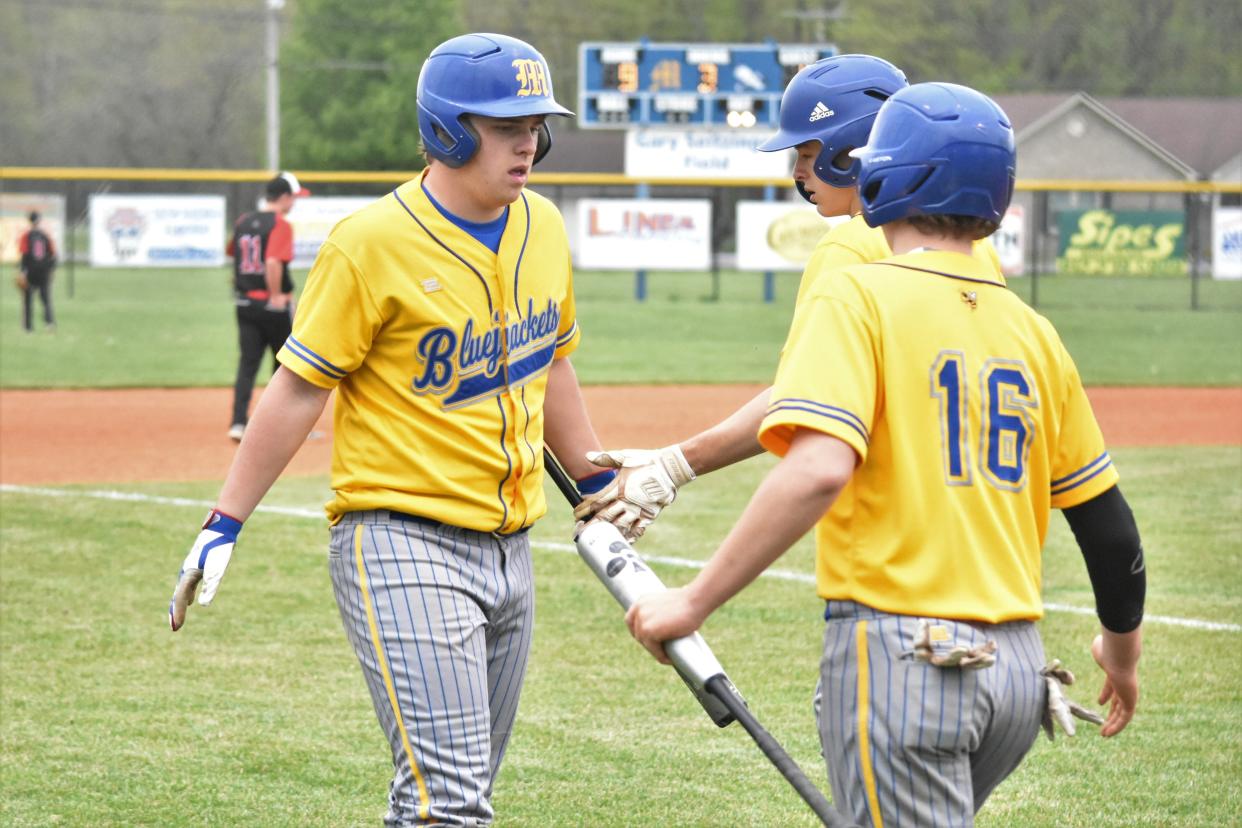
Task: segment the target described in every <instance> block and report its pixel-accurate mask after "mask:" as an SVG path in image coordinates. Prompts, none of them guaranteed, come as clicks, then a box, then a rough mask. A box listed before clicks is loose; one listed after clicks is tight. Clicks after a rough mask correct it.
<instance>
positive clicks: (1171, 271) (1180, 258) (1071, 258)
mask: <svg viewBox="0 0 1242 828" xmlns="http://www.w3.org/2000/svg"><path fill="white" fill-rule="evenodd" d="M1057 226H1058V228H1059V230H1060V235H1061V240H1060V244H1059V246H1058V248H1057V272H1059V273H1077V274H1089V275H1094V276H1185V275H1186V273H1187V272H1188V263H1187V261H1186V245H1185V241H1186V239H1185V237H1186V217H1185V215H1184V214H1183V213H1181V212H1179V211H1176V210H1067V211H1065V212H1062V213H1060V214H1059V215H1058V223H1057Z"/></svg>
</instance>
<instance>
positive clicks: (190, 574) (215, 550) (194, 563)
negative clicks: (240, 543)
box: [168, 509, 242, 632]
mask: <svg viewBox="0 0 1242 828" xmlns="http://www.w3.org/2000/svg"><path fill="white" fill-rule="evenodd" d="M241 528H242V524H241V521H240V520H237V519H236V518H233V517H229V516H228V515H226V514H224V512H220V511H217V510H215V509H212V510H211V511H210V512H208V513H207V520H206V521H204V522H203V530H202V531H201V532H199V533H198V539H197V540H196V541H194V546H192V547H191V548H190V552H189V554H188V555H186V556H185V561H184V562H182V564H181V572H179V573H178V574H177V588H176V589H174V590H173V596H172V600H171V601H169V602H168V624H169V626H171V627H172V630H173V632H176V631H177V630H179V629H181V626H182V625H183V624H184V623H185V612H186V610H187V609H188V608H189V606H190V604H192V603H194V593H195V592H198V603H199V605H200V606H204V607H205V606H207V605H208V604H210V603H211V601H212V599H213V598H215V597H216V590H217V589H219V588H220V580H221V579H222V578H223V577H224V571H225V570H226V569H228V567H229V559H230V558H232V557H233V546H234V545H235V544H236V543H237V533H238V532H240V531H241ZM200 582H201V584H202V587H203V588H202V589H201V590H199V588H198V587H199V584H200Z"/></svg>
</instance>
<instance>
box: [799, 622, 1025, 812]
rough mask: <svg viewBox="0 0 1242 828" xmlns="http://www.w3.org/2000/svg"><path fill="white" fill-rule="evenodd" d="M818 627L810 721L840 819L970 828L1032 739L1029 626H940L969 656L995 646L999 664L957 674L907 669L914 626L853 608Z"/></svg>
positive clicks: (916, 665)
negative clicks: (816, 692) (820, 642)
mask: <svg viewBox="0 0 1242 828" xmlns="http://www.w3.org/2000/svg"><path fill="white" fill-rule="evenodd" d="M826 615H827V618H828V621H827V623H826V625H825V628H824V654H823V660H822V661H821V663H820V688H819V689H820V691H821V692H822V694H823V696H822V702H821V703H820V704H819V705H817V711H816V715H817V718H818V721H819V730H820V741H821V743H822V744H823V747H824V756H825V758H826V759H827V762H828V776H829V779H830V781H831V783H832V794H833V800H834V804H835V805H836V807H837V808H838V809H839V810H841V812H842V813H844V814H845V815H846V816H847V817H849V818H850V819H851V820H853V821H854V823H856V824H857V825H860V826H876V825H879V824H883V825H884V827H885V828H897V826H907V825H914V826H935V827H936V828H946V827H947V826H954V827H956V826H970V825H973V824H974V814H975V812H976V811H978V810H979V808H980V807H981V806H982V805H983V802H984V800H986V799H987V797H988V795H989V794H990V793H991V792H992V791H993V789H995V788H996V786H997V785H998V784H1000V782H1001V781H1003V780H1004V779H1005V777H1007V776H1008V775H1009V774H1010V773H1012V772H1013V771H1014V769H1016V768H1017V767H1018V765H1019V764H1020V763H1021V762H1022V759H1023V757H1024V756H1026V753H1027V751H1028V750H1030V748H1031V745H1032V744H1033V743H1034V741H1035V737H1036V736H1037V735H1038V733H1039V723H1040V718H1041V716H1042V714H1043V710H1044V704H1045V697H1044V693H1045V689H1044V681H1043V678H1042V677H1041V676H1040V675H1039V670H1040V668H1041V667H1043V665H1044V647H1043V643H1042V642H1041V640H1040V638H1039V631H1038V629H1037V628H1036V626H1035V624H1034V623H1031V622H1028V621H1015V622H1010V623H1007V624H973V623H966V622H963V621H951V620H940V621H939V623H941V624H944V625H946V626H947V627H948V629H949V631H950V634H951V635H952V636H953V637H954V638H955V639H956V640H957V641H959V642H961V643H963V644H966V645H967V646H973V645H975V644H982V643H983V642H984V641H986V640H988V639H993V640H995V641H996V642H997V645H998V652H997V655H996V664H994V665H993V666H991V667H988V668H986V669H983V670H960V669H956V668H953V669H945V668H941V667H933V666H931V665H929V664H925V663H922V662H917V661H915V660H914V659H913V657H912V654H911V652H910V651H911V646H912V642H913V639H914V635H915V632H916V630H917V627H918V621H919V617H918V616H908V615H891V614H888V613H883V612H879V611H878V610H874V609H872V608H870V607H867V606H864V605H862V604H857V603H854V602H852V601H829V602H828V607H827V613H826ZM929 620H932V621H933V623H936V620H934V619H929ZM817 701H819V700H818V699H817ZM877 811H878V814H879V819H877V818H876V814H877Z"/></svg>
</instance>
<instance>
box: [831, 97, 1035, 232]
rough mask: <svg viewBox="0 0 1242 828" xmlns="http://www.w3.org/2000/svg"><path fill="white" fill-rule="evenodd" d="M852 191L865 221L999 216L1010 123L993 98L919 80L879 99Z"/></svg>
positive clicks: (1005, 202) (1008, 182) (1009, 193)
mask: <svg viewBox="0 0 1242 828" xmlns="http://www.w3.org/2000/svg"><path fill="white" fill-rule="evenodd" d="M853 155H854V156H855V157H856V158H858V159H859V160H860V161H861V162H862V172H861V174H860V175H859V178H858V192H859V197H860V199H861V201H862V211H863V217H864V218H865V219H866V221H867V224H869V225H870V226H872V227H879V226H880V225H881V224H887V223H888V222H890V221H896V220H898V219H903V218H908V217H909V216H920V215H923V216H930V215H953V216H973V217H975V218H981V219H986V220H988V221H995V222H999V221H1000V220H1001V219H1002V218H1003V217H1004V215H1005V210H1006V209H1007V208H1008V207H1009V200H1010V199H1011V198H1012V197H1013V184H1014V177H1015V172H1016V167H1017V153H1016V152H1015V150H1014V138H1013V127H1012V126H1010V124H1009V118H1008V117H1006V115H1005V113H1004V112H1003V111H1002V110H1001V108H1000V107H999V106H997V105H996V102H995V101H993V100H992V99H991V98H989V97H988V96H987V95H984V94H983V93H981V92H976V91H975V90H973V89H971V88H969V87H966V86H958V85H957V84H953V83H919V84H915V85H914V86H910V87H907V88H906V89H903V90H901V91H900V92H898V93H897V94H896V95H894V96H893V97H892V98H891V99H889V101H888V103H886V104H885V105H884V108H883V109H881V110H880V115H879V117H878V118H876V121H875V126H874V127H873V128H872V130H871V138H870V140H868V142H867V145H866V146H864V147H860V148H859V149H857V150H855V151H854V153H853Z"/></svg>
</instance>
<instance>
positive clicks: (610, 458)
mask: <svg viewBox="0 0 1242 828" xmlns="http://www.w3.org/2000/svg"><path fill="white" fill-rule="evenodd" d="M586 458H587V460H589V461H590V462H591V463H593V464H595V465H596V466H599V467H601V468H605V469H617V470H618V472H617V476H616V478H615V479H614V480H613V481H612V482H611V483H609V484H608V485H607V486H605V487H604V488H603V489H601V490H600V491H599V492H598V493H597V494H594V495H591V496H588V497H586V498H583V501H582V502H581V503H580V504H578V506H577V508H575V509H574V517H576V518H577V519H578V520H579V521H583V522H585V521H588V520H593V519H597V518H598V519H599V520H606V521H608V522H609V523H611V524H612V525H613V526H615V527H617V529H618V530H620V532H621V534H622V535H624V536H625V539H626V540H628V541H629V542H630V543H633V542H634V541H636V540H638V539H639V538H640V537H642V535H643V532H645V531H647V527H648V526H650V525H651V522H652V521H653V520H655V519H656V516H657V515H659V514H660V510H661V509H663V508H664V507H665V506H667V505H669V504H670V503H672V502H673V500H674V499H676V497H677V490H678V489H679V488H681V487H682V486H684V485H686V484H687V483H689V482H690V481H691V480H693V479H694V478H695V474H694V469H692V468H690V463H688V462H687V461H686V455H684V454H683V453H682V451H681V447H680V446H676V445H673V446H667V447H666V448H662V449H655V450H651V449H621V450H614V451H588V452H587V454H586Z"/></svg>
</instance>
